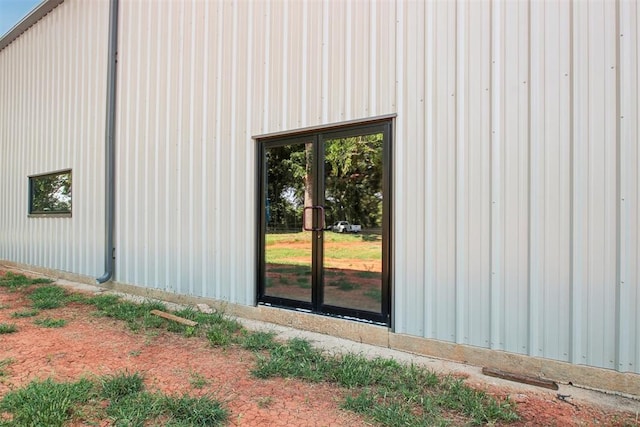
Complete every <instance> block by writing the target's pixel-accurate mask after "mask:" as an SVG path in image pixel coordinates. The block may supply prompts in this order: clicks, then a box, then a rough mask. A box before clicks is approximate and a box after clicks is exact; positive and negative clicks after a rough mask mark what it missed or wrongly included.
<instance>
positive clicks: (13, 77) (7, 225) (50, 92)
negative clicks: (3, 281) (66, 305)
mask: <svg viewBox="0 0 640 427" xmlns="http://www.w3.org/2000/svg"><path fill="white" fill-rule="evenodd" d="M107 21H108V3H107V2H106V1H93V2H89V1H74V0H69V1H67V2H64V3H63V4H61V5H60V6H58V7H57V8H55V9H54V10H53V11H51V12H50V13H49V14H48V15H46V16H44V17H43V18H42V19H41V20H40V21H39V22H37V23H36V24H35V25H34V26H33V27H31V28H30V29H29V30H27V31H26V32H25V33H23V34H22V35H21V36H19V37H18V38H17V39H16V40H14V41H13V42H12V43H11V44H9V45H8V46H7V47H6V48H5V49H3V50H2V51H1V52H0V76H1V78H0V111H1V114H0V146H1V151H2V153H3V155H2V160H1V162H2V167H1V170H0V194H1V195H2V198H3V200H4V201H5V203H3V206H4V208H3V213H2V215H1V216H0V259H7V260H11V261H15V262H20V263H25V264H32V265H37V266H41V267H48V268H54V269H58V270H64V271H72V272H75V273H80V274H86V275H92V276H97V275H101V274H102V272H103V268H104V266H103V265H102V263H103V259H104V253H103V252H104V231H103V230H104V223H105V222H104V198H103V197H101V196H100V195H101V194H103V189H104V120H105V104H106V101H105V94H106V82H107V77H106V59H107V54H106V46H107ZM67 168H70V169H72V173H73V201H72V203H73V207H72V209H73V217H72V218H28V217H27V211H28V179H27V177H28V176H29V175H33V174H40V173H47V172H53V171H57V170H61V169H67Z"/></svg>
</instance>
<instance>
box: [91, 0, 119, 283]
mask: <svg viewBox="0 0 640 427" xmlns="http://www.w3.org/2000/svg"><path fill="white" fill-rule="evenodd" d="M108 49H109V53H108V54H109V60H108V68H107V120H106V131H105V217H106V224H105V234H106V235H105V240H106V245H105V258H104V263H105V273H104V274H103V275H102V276H100V277H98V278H97V279H96V280H97V281H98V283H105V282H107V281H109V280H110V279H111V277H112V276H113V264H114V263H113V260H114V259H115V248H114V246H113V233H114V223H115V163H116V162H115V132H116V77H117V63H118V0H111V3H110V6H109V47H108Z"/></svg>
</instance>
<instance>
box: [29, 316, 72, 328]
mask: <svg viewBox="0 0 640 427" xmlns="http://www.w3.org/2000/svg"><path fill="white" fill-rule="evenodd" d="M33 323H35V324H36V325H38V326H42V327H43V328H62V327H64V326H65V325H66V324H67V321H66V320H64V319H52V318H50V317H45V318H43V319H36V320H35V321H34V322H33Z"/></svg>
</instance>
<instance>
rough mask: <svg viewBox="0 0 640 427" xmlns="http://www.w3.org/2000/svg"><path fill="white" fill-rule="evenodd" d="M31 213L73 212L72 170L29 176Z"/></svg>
mask: <svg viewBox="0 0 640 427" xmlns="http://www.w3.org/2000/svg"><path fill="white" fill-rule="evenodd" d="M29 190H30V191H29V194H30V196H29V213H30V214H70V213H71V171H70V170H68V171H63V172H56V173H51V174H47V175H38V176H32V177H29Z"/></svg>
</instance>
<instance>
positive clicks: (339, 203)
mask: <svg viewBox="0 0 640 427" xmlns="http://www.w3.org/2000/svg"><path fill="white" fill-rule="evenodd" d="M383 144H384V134H383V133H382V132H379V133H372V134H367V135H356V136H351V137H344V138H336V139H327V140H325V141H324V209H325V215H326V223H327V224H328V225H329V227H327V230H326V232H325V235H324V239H323V241H324V245H323V266H324V270H323V272H324V274H323V296H324V301H323V302H324V304H325V305H330V306H335V307H341V308H346V309H353V310H358V311H369V312H374V313H379V312H381V308H382V292H383V286H382V253H383V250H382V240H383V239H382V234H383V233H382V229H383V198H384V194H383V178H384V165H383Z"/></svg>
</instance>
